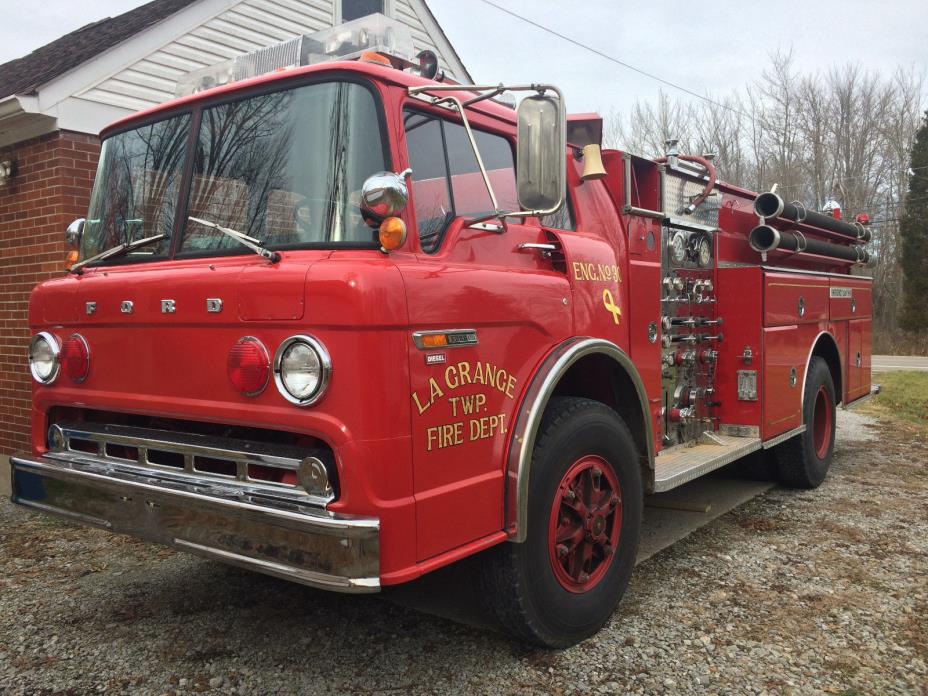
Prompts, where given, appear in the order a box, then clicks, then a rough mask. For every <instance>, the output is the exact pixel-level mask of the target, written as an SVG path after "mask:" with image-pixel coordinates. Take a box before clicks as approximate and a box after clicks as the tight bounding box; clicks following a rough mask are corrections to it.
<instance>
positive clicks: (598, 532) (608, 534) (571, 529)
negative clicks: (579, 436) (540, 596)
mask: <svg viewBox="0 0 928 696" xmlns="http://www.w3.org/2000/svg"><path fill="white" fill-rule="evenodd" d="M621 529H622V489H621V487H620V486H619V480H618V478H617V477H616V475H615V471H614V470H613V468H612V466H611V465H610V464H609V462H607V461H606V460H605V459H603V458H602V457H596V456H592V455H589V456H586V457H582V458H580V459H579V460H577V461H576V462H575V463H574V464H573V465H572V466H571V467H570V468H569V469H568V470H567V473H566V474H564V478H562V479H561V482H560V484H559V485H558V487H557V491H556V493H555V495H554V502H553V503H552V505H551V519H550V521H549V523H548V557H549V558H550V560H551V568H552V569H553V570H554V577H555V578H556V579H557V581H558V583H559V584H560V585H561V587H563V588H564V589H565V590H568V591H569V592H576V593H581V592H588V591H589V590H591V589H593V588H594V587H595V586H596V585H597V584H598V583H599V581H600V580H602V579H603V576H605V574H606V571H607V570H609V567H610V565H611V564H612V559H613V557H614V556H615V549H616V548H617V545H618V541H619V532H620V531H621Z"/></svg>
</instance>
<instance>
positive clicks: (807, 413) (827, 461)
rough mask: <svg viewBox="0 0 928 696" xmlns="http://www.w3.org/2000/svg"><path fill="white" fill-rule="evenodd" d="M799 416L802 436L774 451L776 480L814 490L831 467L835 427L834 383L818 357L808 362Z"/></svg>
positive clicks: (825, 366) (829, 372)
mask: <svg viewBox="0 0 928 696" xmlns="http://www.w3.org/2000/svg"><path fill="white" fill-rule="evenodd" d="M802 416H803V418H802V422H803V423H805V425H806V430H805V432H804V433H802V434H801V435H798V436H797V437H794V438H792V439H791V440H788V441H786V442H784V443H783V444H782V445H780V446H778V447H777V448H776V449H775V453H776V463H777V476H778V478H779V480H780V482H781V483H783V484H784V485H787V486H792V487H793V488H817V487H818V486H820V485H821V483H822V481H824V480H825V476H827V474H828V469H829V468H830V467H831V458H832V454H833V453H834V446H835V423H836V399H835V385H834V381H833V380H832V378H831V371H830V370H829V369H828V364H827V363H826V362H825V361H824V360H823V359H822V358H819V357H813V358H812V360H811V361H810V362H809V374H808V375H807V376H806V389H805V394H804V396H803V400H802Z"/></svg>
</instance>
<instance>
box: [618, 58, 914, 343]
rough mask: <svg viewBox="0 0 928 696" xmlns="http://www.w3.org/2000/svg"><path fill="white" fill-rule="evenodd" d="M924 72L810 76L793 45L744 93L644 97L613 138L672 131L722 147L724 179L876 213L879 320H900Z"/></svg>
mask: <svg viewBox="0 0 928 696" xmlns="http://www.w3.org/2000/svg"><path fill="white" fill-rule="evenodd" d="M925 87H926V79H925V74H924V72H919V71H917V70H915V69H902V68H900V69H899V70H897V71H896V73H895V74H893V75H891V76H888V77H887V76H883V75H879V74H876V73H869V72H866V71H864V70H863V69H862V68H861V67H860V66H859V65H855V64H849V65H844V66H835V67H833V68H831V69H830V70H828V71H827V72H826V73H825V74H823V75H822V74H805V75H804V74H800V73H799V71H798V70H797V69H796V66H795V61H794V59H793V53H792V51H786V52H777V53H774V54H772V55H771V56H770V65H769V66H768V68H767V69H766V70H764V71H763V73H762V74H761V76H760V77H759V78H758V79H757V80H756V81H755V82H754V83H753V84H751V85H749V86H748V87H746V88H745V90H744V91H743V93H741V94H737V93H736V94H731V95H729V96H727V97H725V98H718V97H713V98H711V99H707V100H704V101H696V102H694V101H690V100H684V99H677V98H671V97H669V96H668V95H667V94H665V93H663V92H661V93H660V94H659V96H658V98H657V99H656V101H654V102H648V101H639V102H636V103H635V104H634V105H633V107H632V108H631V109H630V110H629V111H628V113H626V114H618V113H616V112H612V113H610V114H608V115H607V118H606V125H605V142H606V144H607V145H609V146H613V147H620V148H622V149H625V150H628V151H632V152H636V153H638V154H642V155H645V156H656V155H660V154H663V153H664V148H665V146H664V142H665V141H666V140H667V139H669V138H674V139H678V140H679V141H680V150H681V151H682V152H692V153H696V154H699V153H704V152H714V153H716V155H717V159H716V162H717V165H718V168H719V171H720V173H721V176H722V177H723V178H724V179H726V180H729V181H732V182H734V183H737V184H739V185H742V186H747V187H749V188H754V189H755V190H766V189H769V188H770V186H772V185H773V184H774V183H776V184H778V187H779V191H780V192H781V193H782V195H784V196H785V197H787V198H788V199H789V200H799V201H801V202H802V203H803V204H804V205H806V206H807V207H809V208H810V209H821V208H822V206H823V205H824V204H825V202H826V201H827V200H828V199H831V198H834V199H836V200H838V201H839V202H840V203H841V205H842V208H843V210H844V211H845V214H849V215H855V214H856V213H858V212H864V211H866V212H868V213H869V214H870V217H871V218H872V219H873V228H872V231H873V242H872V243H871V247H870V248H871V252H872V254H871V256H872V259H873V260H872V261H871V264H870V267H869V268H868V269H867V272H868V273H869V274H871V275H872V276H873V277H874V304H875V312H874V317H875V322H876V323H877V328H878V329H881V330H890V329H893V328H894V327H895V326H896V325H897V310H896V306H897V305H898V304H899V299H900V297H901V274H900V270H899V249H900V244H899V227H898V222H897V220H898V219H899V217H900V216H901V214H902V212H903V210H904V209H905V196H906V191H907V187H908V176H907V174H906V170H907V168H908V162H909V156H910V153H911V150H912V143H913V140H914V135H915V132H916V130H917V128H918V127H919V124H920V122H921V115H922V111H923V109H924V104H925V97H926V94H925Z"/></svg>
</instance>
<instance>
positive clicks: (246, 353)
mask: <svg viewBox="0 0 928 696" xmlns="http://www.w3.org/2000/svg"><path fill="white" fill-rule="evenodd" d="M228 372H229V381H230V382H232V386H234V387H235V388H236V389H237V390H238V391H240V392H241V393H242V394H244V395H245V396H257V395H258V394H260V393H261V392H263V391H264V387H266V386H267V382H268V378H269V377H270V376H271V359H270V357H269V356H268V352H267V349H266V348H265V347H264V346H263V345H262V343H261V341H259V340H258V339H257V338H254V337H252V336H245V337H243V338H241V339H239V342H238V343H236V344H235V345H234V346H232V350H230V351H229V362H228Z"/></svg>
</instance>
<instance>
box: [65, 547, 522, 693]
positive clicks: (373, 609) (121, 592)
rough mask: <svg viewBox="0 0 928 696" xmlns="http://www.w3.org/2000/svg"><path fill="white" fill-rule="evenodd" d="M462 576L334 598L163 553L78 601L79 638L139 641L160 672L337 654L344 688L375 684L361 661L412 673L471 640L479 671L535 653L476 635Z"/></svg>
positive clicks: (376, 674) (293, 662)
mask: <svg viewBox="0 0 928 696" xmlns="http://www.w3.org/2000/svg"><path fill="white" fill-rule="evenodd" d="M469 572H470V571H469V566H468V564H467V563H464V564H458V565H456V566H452V567H451V568H448V569H446V570H444V571H439V572H437V573H433V574H431V575H429V576H427V577H426V578H423V579H422V580H420V581H417V582H414V583H411V584H409V585H407V586H405V587H403V588H402V589H398V590H389V589H388V590H387V591H385V592H384V593H382V594H381V595H340V594H336V593H331V592H325V591H320V590H314V589H312V588H308V587H304V586H301V585H296V584H293V583H290V582H286V581H283V580H278V579H276V578H273V577H270V576H264V575H260V574H256V573H252V572H249V571H246V570H242V569H239V568H235V567H233V566H225V565H223V564H221V563H217V562H213V561H207V560H201V559H198V558H196V557H190V556H187V555H184V554H174V555H173V556H171V557H168V558H165V559H164V560H163V561H162V562H161V563H159V564H158V566H157V567H156V568H148V569H138V570H132V571H130V572H127V573H125V574H124V575H122V576H120V577H116V578H112V580H114V581H116V582H113V583H112V584H110V585H109V588H108V591H106V593H105V594H101V593H99V592H94V593H93V597H92V598H91V597H86V598H85V601H86V604H85V606H86V607H87V608H88V609H89V610H90V613H91V614H92V615H93V616H94V618H93V620H91V621H88V622H86V623H84V625H83V626H82V627H81V630H82V633H83V634H84V639H85V640H87V641H89V642H96V643H99V644H101V645H105V644H108V643H109V644H112V645H113V647H114V648H115V647H116V646H117V645H120V646H123V647H121V648H120V649H122V650H124V649H125V648H124V646H125V640H126V638H127V637H128V636H138V635H144V636H146V639H145V648H146V649H148V650H151V649H153V648H154V649H155V650H156V651H157V657H159V658H160V660H162V661H163V662H164V663H165V667H167V668H168V669H177V670H179V671H181V670H182V669H183V668H184V667H188V668H189V667H196V666H202V665H203V664H204V663H210V662H216V661H218V662H221V663H225V664H241V665H251V666H252V667H253V669H256V670H264V669H267V667H268V665H286V668H287V669H288V670H289V669H294V668H295V669H298V670H299V669H300V665H306V666H307V669H312V670H314V671H317V672H318V670H319V669H320V665H321V664H324V663H330V662H332V661H333V660H335V661H338V660H340V659H344V660H348V661H349V662H350V665H349V664H345V668H346V669H348V668H349V667H350V670H351V673H352V675H353V681H354V682H355V683H359V682H363V678H359V676H361V675H363V674H364V673H365V672H366V671H367V670H370V672H371V674H370V675H369V676H370V677H371V679H372V680H373V681H374V682H376V683H383V681H384V675H383V674H382V662H380V661H378V662H380V668H379V669H377V670H375V668H373V667H368V666H366V664H365V659H364V655H365V654H367V655H368V657H370V658H371V659H373V658H374V657H375V656H377V655H381V656H382V655H383V654H389V655H392V656H394V657H401V658H402V660H401V662H402V664H397V665H395V667H396V669H397V670H398V672H401V673H415V671H416V670H419V669H420V668H422V667H425V666H427V665H429V664H434V663H435V662H436V661H438V662H439V663H442V662H443V663H445V664H454V663H455V659H456V658H457V659H459V660H460V659H461V656H460V651H461V646H462V645H474V644H480V645H481V648H482V649H481V657H480V662H481V664H483V665H484V666H485V667H486V668H487V669H492V668H493V667H494V666H495V664H496V662H497V661H500V662H502V663H507V662H509V661H510V660H511V659H512V657H514V656H515V657H523V656H526V655H531V654H533V653H535V652H536V650H534V649H532V648H529V647H526V646H521V645H519V644H517V643H515V642H513V641H510V640H508V639H507V638H505V637H504V636H502V635H501V634H499V633H496V632H493V631H491V630H488V629H487V628H486V627H487V626H489V625H490V622H489V620H488V619H487V618H486V617H483V616H482V614H481V613H480V610H479V608H478V603H477V602H476V592H475V590H474V588H473V583H470V582H467V581H465V580H464V578H465V576H467V577H470V576H469ZM100 580H101V576H100V575H97V577H96V578H94V580H93V584H94V585H96V586H97V588H99V587H100V585H101V584H105V583H101V582H100ZM462 583H463V584H462ZM80 591H82V590H80ZM449 598H453V601H449ZM468 600H471V601H468ZM423 612H428V613H423ZM443 616H445V617H448V618H450V619H454V621H450V620H447V619H446V618H442V617H443ZM458 622H465V623H467V624H470V626H467V625H462V623H458ZM473 626H479V627H481V628H474V627H473ZM138 647H140V648H141V647H142V646H141V645H140V646H138ZM493 656H495V657H493ZM172 665H173V666H172ZM310 665H311V668H310V667H309V666H310Z"/></svg>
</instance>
